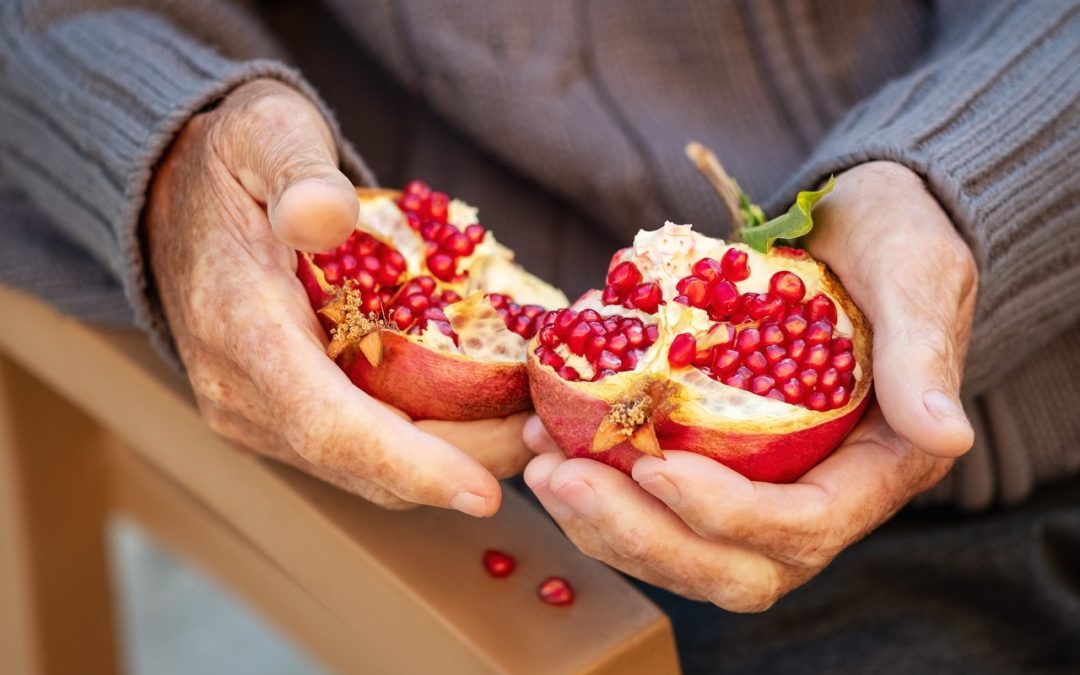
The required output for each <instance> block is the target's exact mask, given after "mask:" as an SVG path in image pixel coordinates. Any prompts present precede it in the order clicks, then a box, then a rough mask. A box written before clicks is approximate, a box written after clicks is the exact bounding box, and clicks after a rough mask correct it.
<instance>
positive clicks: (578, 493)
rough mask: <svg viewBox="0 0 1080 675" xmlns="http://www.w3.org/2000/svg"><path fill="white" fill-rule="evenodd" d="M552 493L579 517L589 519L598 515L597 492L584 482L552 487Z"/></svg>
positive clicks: (571, 482)
mask: <svg viewBox="0 0 1080 675" xmlns="http://www.w3.org/2000/svg"><path fill="white" fill-rule="evenodd" d="M551 491H552V492H554V493H555V494H556V496H557V497H558V498H559V499H561V500H562V501H563V502H565V503H566V505H567V506H569V507H570V508H572V509H573V510H574V511H576V512H577V513H578V514H579V515H582V516H585V517H589V516H592V515H593V514H594V513H596V490H594V489H593V486H591V485H589V484H588V483H586V482H585V481H583V480H574V481H570V482H569V483H566V484H565V485H560V486H558V487H554V486H552V489H551Z"/></svg>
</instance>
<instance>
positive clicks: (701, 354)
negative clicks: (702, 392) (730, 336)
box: [694, 347, 713, 368]
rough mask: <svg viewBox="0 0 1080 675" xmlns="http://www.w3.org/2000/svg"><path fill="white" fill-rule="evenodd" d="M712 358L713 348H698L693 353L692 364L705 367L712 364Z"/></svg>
mask: <svg viewBox="0 0 1080 675" xmlns="http://www.w3.org/2000/svg"><path fill="white" fill-rule="evenodd" d="M712 360H713V348H712V347H709V348H707V349H699V350H697V353H696V354H695V355H694V365H695V366H697V367H698V368H705V367H707V366H711V365H712Z"/></svg>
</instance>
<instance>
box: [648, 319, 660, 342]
mask: <svg viewBox="0 0 1080 675" xmlns="http://www.w3.org/2000/svg"><path fill="white" fill-rule="evenodd" d="M659 339H660V326H658V325H657V324H655V323H650V324H649V325H648V326H645V340H646V341H647V342H648V343H649V344H652V343H654V342H656V341H657V340H659Z"/></svg>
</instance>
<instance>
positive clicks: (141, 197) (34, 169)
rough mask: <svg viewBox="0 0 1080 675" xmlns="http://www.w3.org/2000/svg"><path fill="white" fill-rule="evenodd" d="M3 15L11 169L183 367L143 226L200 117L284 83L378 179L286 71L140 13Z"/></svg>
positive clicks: (0, 112) (355, 174) (350, 168)
mask: <svg viewBox="0 0 1080 675" xmlns="http://www.w3.org/2000/svg"><path fill="white" fill-rule="evenodd" d="M3 19H4V21H3V22H0V23H2V24H3V27H2V28H0V66H2V69H3V70H2V83H3V86H2V87H0V125H2V126H3V127H4V129H3V131H2V132H0V138H2V142H3V152H2V156H3V159H4V169H5V172H6V173H7V174H8V175H9V177H11V178H12V179H13V180H14V181H15V182H16V183H17V184H19V186H20V187H21V188H22V189H24V190H25V191H26V192H27V193H29V194H30V195H31V197H32V198H33V199H34V201H35V203H36V204H37V205H38V206H39V207H40V208H41V209H42V210H43V211H45V212H46V213H48V215H50V216H51V217H52V219H53V220H55V221H56V222H58V223H60V224H61V226H62V227H64V228H65V229H66V230H67V231H68V232H69V233H70V234H71V236H72V237H73V238H74V239H75V240H76V241H78V242H79V243H81V244H82V245H83V246H85V247H86V248H87V249H88V250H90V251H91V252H92V253H93V254H94V255H95V256H96V257H97V258H98V259H99V260H101V261H102V262H103V263H105V264H106V265H108V266H109V267H110V268H111V270H112V271H113V273H114V274H115V275H116V276H117V277H118V278H120V279H121V280H122V282H123V286H124V290H125V293H126V295H127V298H128V300H129V302H130V303H131V305H132V308H133V309H134V312H135V316H136V321H137V323H138V325H139V326H140V327H141V328H143V329H144V330H146V331H148V332H149V333H150V335H151V339H152V340H153V342H154V343H155V347H157V348H158V349H159V351H161V352H162V354H163V355H165V356H166V357H168V358H171V359H172V360H174V362H175V352H174V350H173V347H172V344H171V340H170V337H169V332H168V326H167V324H166V322H165V320H164V316H163V314H162V312H161V309H160V307H159V306H157V304H156V303H154V302H152V301H151V299H150V297H149V296H148V283H147V274H148V271H147V269H146V263H145V259H144V256H143V251H142V246H141V243H140V236H139V223H140V219H141V215H142V210H143V207H144V205H145V202H146V197H147V191H148V189H149V185H150V181H151V179H152V176H153V170H154V165H155V163H156V162H157V161H158V160H159V159H160V158H161V156H162V154H163V153H164V152H165V150H166V149H167V148H168V146H169V144H170V143H171V142H172V140H173V138H174V137H175V136H176V134H177V133H178V132H179V130H180V129H181V128H182V127H183V125H184V123H185V122H186V121H187V120H188V119H189V118H190V117H191V116H192V115H193V114H195V113H196V112H198V111H199V110H200V109H202V108H204V107H206V106H207V105H208V104H210V103H212V102H213V101H215V100H217V99H219V98H221V97H223V96H224V95H226V94H227V93H228V92H229V91H230V90H232V89H234V88H235V87H237V86H239V85H240V84H243V83H245V82H248V81H250V80H253V79H257V78H273V79H276V80H280V81H282V82H285V83H286V84H289V85H290V86H292V87H295V88H296V89H298V90H299V91H301V92H303V93H304V94H305V95H306V96H308V97H309V98H310V99H311V100H312V101H313V102H315V104H316V105H317V106H318V107H319V109H320V110H321V111H322V113H323V114H324V116H325V117H326V119H327V120H328V123H329V125H330V127H331V130H332V131H333V133H334V136H335V138H336V139H337V144H338V148H339V155H340V157H341V164H342V167H343V170H345V171H346V173H348V174H350V177H351V178H352V179H353V180H354V182H358V183H360V184H371V183H372V182H373V179H372V176H371V174H370V172H369V171H368V169H367V168H366V167H365V166H364V164H363V162H362V161H361V160H360V159H359V157H358V156H357V155H356V153H355V151H354V150H353V148H352V147H351V146H350V145H349V144H348V143H347V142H346V141H344V139H343V138H342V136H341V133H340V130H339V128H338V126H337V123H336V121H335V120H334V118H333V116H332V115H331V114H330V112H329V110H327V108H326V106H325V105H324V104H323V103H322V101H321V100H320V99H319V97H318V96H317V95H316V94H315V92H314V91H313V90H312V89H311V88H310V87H309V86H308V85H307V84H306V83H305V82H304V80H303V79H302V78H301V77H300V75H299V74H298V73H297V72H296V71H294V70H292V69H290V68H288V67H286V66H284V65H282V64H281V63H277V62H272V61H249V62H242V63H241V62H235V61H231V60H228V59H225V58H223V57H221V56H220V55H218V54H217V53H216V52H214V51H213V50H210V49H208V48H206V47H204V46H201V45H199V44H197V43H196V42H194V41H192V40H191V39H189V38H188V37H186V36H185V35H184V34H182V33H181V32H179V31H177V30H176V29H175V28H173V27H172V26H170V25H169V24H168V23H166V22H164V21H162V20H161V19H159V18H158V17H155V16H153V15H151V14H147V13H143V12H136V11H110V12H101V13H88V14H82V15H78V16H76V17H74V18H71V19H67V20H64V21H61V22H58V23H55V24H53V25H50V26H48V27H46V28H44V29H43V30H41V31H40V32H33V31H31V30H28V29H27V28H26V26H21V25H20V23H21V17H20V16H19V15H18V13H17V10H14V9H11V8H9V9H8V10H5V11H4V16H3Z"/></svg>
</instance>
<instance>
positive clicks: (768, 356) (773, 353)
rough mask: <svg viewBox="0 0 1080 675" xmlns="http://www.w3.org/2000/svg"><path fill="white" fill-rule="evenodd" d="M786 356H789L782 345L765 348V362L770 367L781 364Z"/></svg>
mask: <svg viewBox="0 0 1080 675" xmlns="http://www.w3.org/2000/svg"><path fill="white" fill-rule="evenodd" d="M785 356H787V352H786V351H785V350H784V348H783V347H781V346H780V345H768V346H766V347H765V360H766V361H768V362H769V364H770V365H771V364H774V363H777V362H779V361H780V360H781V359H783V358H784V357H785Z"/></svg>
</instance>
